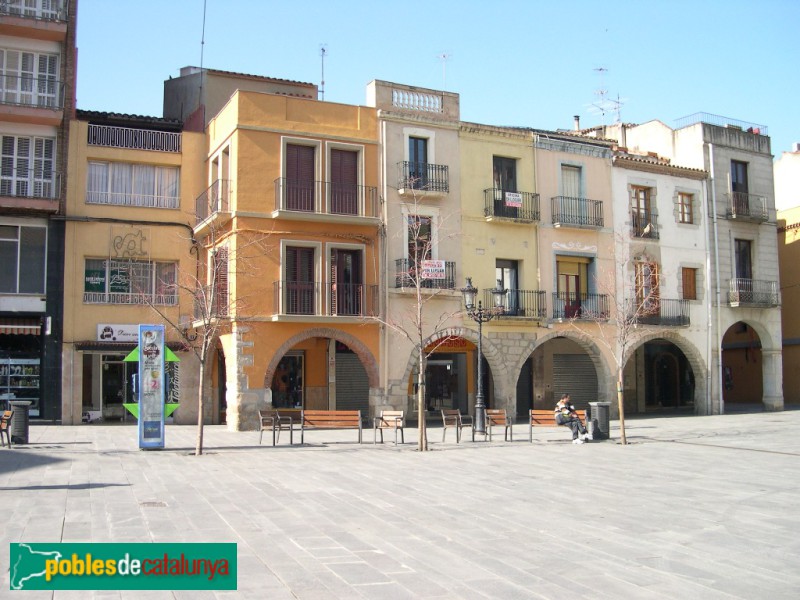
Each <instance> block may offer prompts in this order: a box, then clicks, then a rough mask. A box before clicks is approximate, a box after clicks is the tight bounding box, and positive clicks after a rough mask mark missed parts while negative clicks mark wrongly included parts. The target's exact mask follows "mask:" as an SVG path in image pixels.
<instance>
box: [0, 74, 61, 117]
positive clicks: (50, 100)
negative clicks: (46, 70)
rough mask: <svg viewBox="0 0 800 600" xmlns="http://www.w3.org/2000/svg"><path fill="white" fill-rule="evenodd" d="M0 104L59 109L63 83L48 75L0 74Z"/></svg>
mask: <svg viewBox="0 0 800 600" xmlns="http://www.w3.org/2000/svg"><path fill="white" fill-rule="evenodd" d="M0 104H8V105H11V106H30V107H34V108H51V109H53V110H61V109H62V108H63V107H64V83H63V82H61V81H57V80H56V79H51V78H49V77H32V76H30V75H8V74H6V75H0Z"/></svg>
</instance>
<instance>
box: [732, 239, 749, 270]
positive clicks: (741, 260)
mask: <svg viewBox="0 0 800 600" xmlns="http://www.w3.org/2000/svg"><path fill="white" fill-rule="evenodd" d="M734 251H735V253H736V257H735V259H736V278H737V279H752V278H753V263H752V255H751V253H750V252H751V242H750V240H735V243H734Z"/></svg>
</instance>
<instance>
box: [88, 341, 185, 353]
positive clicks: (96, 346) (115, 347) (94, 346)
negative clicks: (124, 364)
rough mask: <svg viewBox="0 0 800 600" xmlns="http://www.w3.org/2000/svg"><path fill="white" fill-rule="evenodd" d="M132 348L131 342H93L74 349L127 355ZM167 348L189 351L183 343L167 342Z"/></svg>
mask: <svg viewBox="0 0 800 600" xmlns="http://www.w3.org/2000/svg"><path fill="white" fill-rule="evenodd" d="M134 348H136V344H135V343H131V342H97V341H95V340H87V341H85V342H75V349H76V350H77V351H78V352H119V353H124V354H128V353H129V352H131V350H133V349H134ZM167 348H169V349H170V350H172V351H173V352H184V351H186V350H188V349H189V347H188V346H187V345H186V344H184V343H183V342H167Z"/></svg>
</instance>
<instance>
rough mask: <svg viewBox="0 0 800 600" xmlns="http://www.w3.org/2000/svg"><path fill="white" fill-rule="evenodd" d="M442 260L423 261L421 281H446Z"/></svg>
mask: <svg viewBox="0 0 800 600" xmlns="http://www.w3.org/2000/svg"><path fill="white" fill-rule="evenodd" d="M444 271H445V269H444V261H443V260H423V261H422V278H423V279H446V275H445V272H444Z"/></svg>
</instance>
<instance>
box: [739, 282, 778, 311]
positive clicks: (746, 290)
mask: <svg viewBox="0 0 800 600" xmlns="http://www.w3.org/2000/svg"><path fill="white" fill-rule="evenodd" d="M729 283H730V288H729V291H728V302H729V304H730V305H731V306H734V307H735V306H752V307H756V308H771V307H775V306H779V305H780V295H779V293H778V282H777V281H760V280H758V279H741V278H736V279H731V280H730V282H729Z"/></svg>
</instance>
